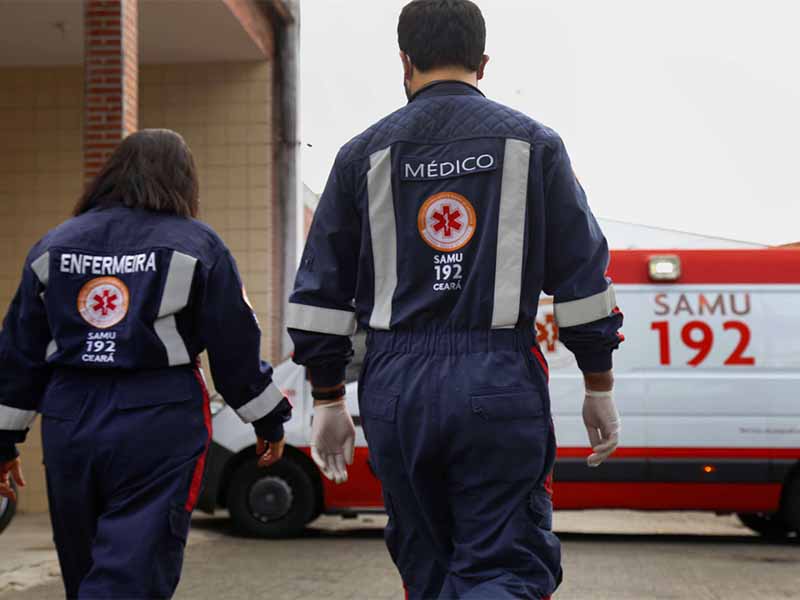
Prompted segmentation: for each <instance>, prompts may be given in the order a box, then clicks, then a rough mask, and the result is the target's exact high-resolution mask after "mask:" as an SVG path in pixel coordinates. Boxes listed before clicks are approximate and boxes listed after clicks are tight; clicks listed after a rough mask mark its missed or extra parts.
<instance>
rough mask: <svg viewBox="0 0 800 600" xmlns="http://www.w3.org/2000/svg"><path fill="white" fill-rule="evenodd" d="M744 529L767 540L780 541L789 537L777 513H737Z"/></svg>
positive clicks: (784, 523) (787, 529) (787, 530)
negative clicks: (748, 529) (746, 528)
mask: <svg viewBox="0 0 800 600" xmlns="http://www.w3.org/2000/svg"><path fill="white" fill-rule="evenodd" d="M737 516H738V517H739V520H740V521H741V522H742V524H743V525H744V526H745V527H748V528H750V529H752V530H753V531H755V532H756V533H758V534H760V535H762V536H764V537H765V538H768V539H782V538H785V537H787V536H788V535H789V533H790V531H791V530H790V529H789V526H788V525H787V524H786V522H784V520H783V518H782V517H781V515H780V514H779V513H738V514H737Z"/></svg>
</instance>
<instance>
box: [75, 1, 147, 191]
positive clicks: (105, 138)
mask: <svg viewBox="0 0 800 600" xmlns="http://www.w3.org/2000/svg"><path fill="white" fill-rule="evenodd" d="M84 31H85V33H84V36H85V38H84V82H85V102H84V129H83V131H84V134H83V174H84V180H86V181H89V180H91V179H92V178H93V177H94V176H95V175H96V174H97V172H98V171H99V170H100V167H102V166H103V163H105V161H106V160H107V159H108V157H109V156H110V155H111V153H112V152H113V150H114V148H116V146H117V145H118V144H119V142H120V141H122V140H123V139H124V138H125V136H127V135H129V134H130V133H133V132H134V131H136V129H137V128H138V121H139V119H138V116H139V107H138V96H139V94H138V91H139V47H138V37H139V35H138V33H139V18H138V0H84Z"/></svg>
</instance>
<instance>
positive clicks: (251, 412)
mask: <svg viewBox="0 0 800 600" xmlns="http://www.w3.org/2000/svg"><path fill="white" fill-rule="evenodd" d="M281 400H283V392H281V391H280V390H279V389H278V387H277V386H276V385H275V384H274V383H270V384H269V385H268V386H267V389H265V390H264V391H263V392H261V394H259V395H258V396H256V397H255V398H253V399H252V400H250V402H248V403H247V404H245V405H244V406H240V407H239V408H237V409H235V410H236V414H237V415H239V418H240V419H242V421H244V422H245V423H252V422H253V421H258V420H259V419H260V418H261V417H265V416H267V415H268V414H269V413H271V412H272V411H273V410H274V409H275V407H276V406H278V404H280V403H281Z"/></svg>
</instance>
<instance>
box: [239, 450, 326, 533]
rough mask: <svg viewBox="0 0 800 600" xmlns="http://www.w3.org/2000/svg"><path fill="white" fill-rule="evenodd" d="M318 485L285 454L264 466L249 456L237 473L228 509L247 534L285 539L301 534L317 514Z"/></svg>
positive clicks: (242, 531)
mask: <svg viewBox="0 0 800 600" xmlns="http://www.w3.org/2000/svg"><path fill="white" fill-rule="evenodd" d="M315 504H316V496H315V492H314V484H313V483H312V481H311V478H310V477H309V476H308V473H306V471H305V469H303V467H302V466H301V465H299V464H298V463H297V462H296V461H295V460H293V459H292V458H291V457H289V456H286V455H284V457H283V459H281V461H280V462H278V463H276V464H274V465H272V466H271V467H269V468H268V469H262V468H260V467H259V466H258V464H257V459H255V458H253V459H248V460H247V462H245V463H243V464H241V465H240V466H239V467H238V468H237V469H236V471H235V472H234V473H233V477H232V478H231V484H230V488H229V491H228V511H229V512H230V515H231V519H232V520H233V525H234V528H235V530H236V531H237V532H238V533H239V534H241V535H245V536H247V537H261V538H283V537H291V536H297V535H300V534H301V533H302V532H303V530H304V529H305V526H306V524H307V523H309V522H310V521H311V519H312V517H313V515H314V508H315Z"/></svg>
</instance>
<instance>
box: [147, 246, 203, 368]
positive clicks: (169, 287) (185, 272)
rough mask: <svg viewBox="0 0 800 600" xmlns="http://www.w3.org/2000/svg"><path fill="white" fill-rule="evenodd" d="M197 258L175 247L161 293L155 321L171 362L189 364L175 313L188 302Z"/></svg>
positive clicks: (171, 364)
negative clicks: (176, 249) (178, 250)
mask: <svg viewBox="0 0 800 600" xmlns="http://www.w3.org/2000/svg"><path fill="white" fill-rule="evenodd" d="M196 265H197V259H196V258H194V257H193V256H189V255H188V254H183V253H181V252H177V251H174V252H173V253H172V258H171V259H170V261H169V271H167V280H166V282H165V283H164V292H163V294H162V295H161V305H160V306H159V309H158V320H157V321H156V322H155V323H154V324H153V328H154V329H155V331H156V335H157V336H158V337H159V339H160V340H161V343H162V344H164V348H165V349H166V351H167V360H168V361H169V366H170V367H172V366H175V365H186V364H189V362H190V360H189V352H188V351H187V350H186V344H185V343H184V341H183V338H182V337H181V334H180V333H178V327H177V323H176V321H175V314H176V313H178V312H180V311H181V310H183V309H184V308H185V307H186V305H187V304H188V302H189V292H191V289H192V279H194V269H195V266H196Z"/></svg>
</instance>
